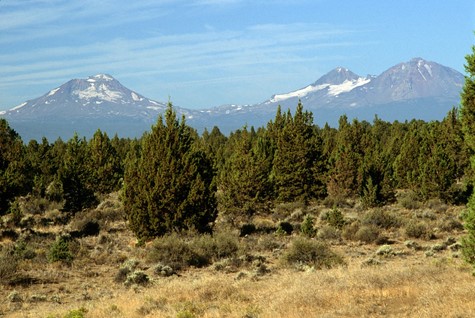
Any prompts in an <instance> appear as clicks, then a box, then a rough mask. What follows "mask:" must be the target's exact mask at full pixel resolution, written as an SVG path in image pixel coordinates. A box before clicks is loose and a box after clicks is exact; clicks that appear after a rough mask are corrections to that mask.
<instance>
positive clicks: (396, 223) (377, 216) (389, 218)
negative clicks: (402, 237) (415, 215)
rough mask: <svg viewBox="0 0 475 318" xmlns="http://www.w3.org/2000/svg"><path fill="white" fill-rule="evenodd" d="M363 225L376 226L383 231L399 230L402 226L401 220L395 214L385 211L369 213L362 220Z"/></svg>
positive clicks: (378, 210) (375, 210)
mask: <svg viewBox="0 0 475 318" xmlns="http://www.w3.org/2000/svg"><path fill="white" fill-rule="evenodd" d="M362 223H363V224H366V225H375V226H378V227H380V228H383V229H390V228H397V227H400V226H401V219H400V218H399V217H397V216H396V215H394V214H393V213H390V212H387V211H385V210H383V209H374V210H370V211H368V212H367V213H366V214H365V215H364V217H363V220H362Z"/></svg>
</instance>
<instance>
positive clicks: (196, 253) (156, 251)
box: [148, 232, 239, 270]
mask: <svg viewBox="0 0 475 318" xmlns="http://www.w3.org/2000/svg"><path fill="white" fill-rule="evenodd" d="M238 250H239V241H238V238H237V237H236V236H235V235H234V234H232V233H230V232H223V233H217V234H216V235H215V236H211V235H209V234H203V235H197V236H191V237H185V236H180V235H178V234H176V233H173V234H168V235H165V236H163V237H161V238H158V239H156V240H155V242H154V243H153V244H152V246H151V250H150V252H149V254H148V259H149V261H150V262H154V263H162V264H164V265H168V266H170V267H172V268H173V269H174V270H180V269H185V268H187V267H189V266H194V267H204V266H207V265H210V264H211V263H212V262H214V261H216V260H218V259H221V258H225V257H231V256H234V255H236V253H237V252H238Z"/></svg>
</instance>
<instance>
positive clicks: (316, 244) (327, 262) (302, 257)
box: [283, 238, 344, 269]
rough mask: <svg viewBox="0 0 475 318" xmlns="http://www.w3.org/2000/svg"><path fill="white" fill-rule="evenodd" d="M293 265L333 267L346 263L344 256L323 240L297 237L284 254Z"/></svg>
mask: <svg viewBox="0 0 475 318" xmlns="http://www.w3.org/2000/svg"><path fill="white" fill-rule="evenodd" d="M283 260H284V262H285V263H286V264H288V265H291V266H299V265H308V266H313V267H315V268H318V269H321V268H331V267H333V266H336V265H342V264H344V260H343V258H342V257H341V256H340V255H338V254H337V253H335V252H334V251H332V250H331V249H330V247H329V246H328V245H326V244H325V243H323V242H321V241H316V240H311V239H305V238H297V239H295V240H294V241H293V242H292V244H291V246H290V247H289V248H288V250H287V251H286V252H285V253H284V255H283Z"/></svg>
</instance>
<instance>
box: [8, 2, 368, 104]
mask: <svg viewBox="0 0 475 318" xmlns="http://www.w3.org/2000/svg"><path fill="white" fill-rule="evenodd" d="M177 2H181V3H182V4H183V6H187V5H189V3H190V2H188V1H171V0H168V1H167V0H162V1H152V0H144V1H128V2H125V1H121V2H120V5H119V4H117V3H116V2H115V1H112V0H107V1H92V0H83V1H69V2H68V1H61V0H52V1H40V0H25V1H21V3H23V4H24V5H19V4H18V2H15V1H6V2H5V3H8V4H7V5H5V4H4V3H3V2H0V31H1V32H2V33H3V35H2V36H1V37H0V44H1V45H0V94H3V96H4V98H6V99H9V100H12V99H14V98H15V97H14V96H13V95H14V94H18V92H14V91H13V89H15V88H17V87H24V86H25V85H27V86H28V87H29V88H30V89H31V93H32V94H37V93H38V90H39V89H40V88H41V89H42V92H45V91H46V90H45V89H44V87H46V85H57V84H60V83H62V81H64V80H66V79H71V78H73V77H84V76H87V75H93V74H96V73H99V72H108V73H111V74H112V75H114V76H117V77H118V78H119V79H121V78H125V79H132V78H133V79H135V80H137V83H140V80H144V79H146V80H149V81H150V80H152V81H153V82H154V83H157V84H155V85H161V87H166V89H168V90H173V89H174V87H175V88H176V87H183V86H191V85H193V84H197V85H210V84H217V83H235V84H236V85H237V84H240V85H242V83H243V81H246V80H249V79H251V78H256V77H266V78H269V77H271V75H270V74H272V73H275V70H276V69H280V72H281V73H282V72H291V70H290V69H289V68H290V67H293V68H294V69H295V68H296V67H298V65H299V64H300V65H304V64H306V63H307V64H308V63H311V62H315V61H318V60H324V59H329V58H330V59H331V58H332V57H330V56H328V53H327V50H329V49H330V48H335V47H346V48H349V47H353V46H356V45H362V43H356V42H354V41H353V40H350V35H352V34H354V33H355V32H357V31H355V30H354V29H353V28H344V27H337V26H334V25H329V24H318V23H303V22H302V23H282V24H279V23H276V24H253V25H248V26H247V27H243V28H239V29H229V28H222V27H216V26H214V25H213V26H211V25H208V24H206V23H203V26H202V29H201V30H195V31H192V30H179V29H180V28H178V30H179V31H169V30H167V29H166V27H158V28H152V27H150V23H151V25H155V24H154V23H155V22H156V21H160V19H161V17H163V18H168V19H170V17H173V15H175V14H177V11H176V8H175V9H173V8H172V7H171V6H170V4H171V3H173V4H174V5H176V3H177ZM240 2H245V1H244V0H196V1H192V3H193V4H194V5H202V6H208V5H228V4H229V5H231V4H237V3H240ZM29 5H30V6H29ZM65 21H68V23H65ZM167 21H168V20H167ZM142 23H145V24H142ZM59 26H60V27H59ZM124 26H125V28H123V27H124ZM116 27H117V28H118V27H121V29H120V30H121V32H114V30H115V28H116ZM141 27H143V31H142V29H140V28H141ZM128 28H137V29H135V30H134V32H132V33H131V34H128ZM102 34H103V36H101V35H102ZM27 42H28V45H26V44H25V43H27ZM32 43H33V44H32ZM336 58H338V57H336ZM290 65H292V66H290ZM138 85H140V87H142V85H143V86H144V87H147V86H151V85H150V84H144V83H141V84H138ZM49 88H51V86H50V87H49ZM49 88H48V89H49ZM151 90H152V88H150V91H151ZM140 92H141V93H143V94H146V93H147V91H145V92H144V91H140ZM30 97H34V96H30ZM150 97H151V98H154V96H150ZM21 101H23V100H18V102H21ZM0 102H1V101H0ZM8 106H11V105H8Z"/></svg>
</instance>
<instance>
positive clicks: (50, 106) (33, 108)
mask: <svg viewBox="0 0 475 318" xmlns="http://www.w3.org/2000/svg"><path fill="white" fill-rule="evenodd" d="M165 107H166V106H165V104H163V103H159V102H156V101H153V100H150V99H148V98H145V97H144V96H142V95H140V94H138V93H136V92H134V91H132V90H130V89H128V88H126V87H124V86H123V85H122V84H121V83H120V82H119V81H117V80H116V79H115V78H114V77H112V76H111V75H108V74H97V75H93V76H89V77H88V78H86V79H73V80H70V81H68V82H67V83H65V84H63V85H61V86H59V87H57V88H54V89H52V90H51V91H49V92H48V93H46V94H45V95H43V96H41V97H39V98H36V99H33V100H29V101H27V102H25V103H22V104H21V105H18V106H16V107H14V108H12V109H10V110H8V111H6V112H5V113H4V114H3V115H13V116H29V117H34V116H80V117H88V116H89V117H90V116H93V117H100V116H116V115H124V116H135V117H142V118H143V117H146V118H152V117H153V118H154V117H156V113H157V111H159V112H160V111H162V110H164V109H165Z"/></svg>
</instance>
